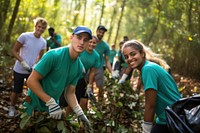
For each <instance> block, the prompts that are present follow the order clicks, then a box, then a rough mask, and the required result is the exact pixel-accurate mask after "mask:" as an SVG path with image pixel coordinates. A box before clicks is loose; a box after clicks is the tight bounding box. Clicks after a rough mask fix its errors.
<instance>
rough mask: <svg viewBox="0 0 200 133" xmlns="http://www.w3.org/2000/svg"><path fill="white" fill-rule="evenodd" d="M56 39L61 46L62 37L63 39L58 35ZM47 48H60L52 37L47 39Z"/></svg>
mask: <svg viewBox="0 0 200 133" xmlns="http://www.w3.org/2000/svg"><path fill="white" fill-rule="evenodd" d="M54 39H55V40H56V41H57V42H59V43H60V44H61V43H62V37H61V35H59V34H56V35H55V36H54ZM47 47H50V49H54V48H58V46H57V45H56V44H55V43H54V42H53V41H51V37H48V38H47Z"/></svg>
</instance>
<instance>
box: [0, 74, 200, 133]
mask: <svg viewBox="0 0 200 133" xmlns="http://www.w3.org/2000/svg"><path fill="white" fill-rule="evenodd" d="M3 73H5V72H3ZM6 75H7V76H4V75H0V120H1V121H0V133H11V132H16V131H17V129H19V121H20V116H19V114H18V115H17V116H16V117H15V118H9V117H8V109H9V101H10V98H9V97H10V93H11V88H12V80H13V77H12V76H8V75H10V74H9V73H6ZM173 77H174V79H175V80H176V82H177V85H178V87H179V90H180V91H181V93H182V95H183V97H188V96H192V95H193V94H195V93H198V94H199V93H200V82H199V80H196V79H191V78H187V77H182V76H180V75H178V74H173ZM24 96H25V94H22V96H20V98H19V100H18V103H22V102H23V101H24ZM20 105H21V104H17V105H16V107H19V106H20ZM18 113H19V112H18Z"/></svg>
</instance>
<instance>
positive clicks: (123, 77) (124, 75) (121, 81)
mask: <svg viewBox="0 0 200 133" xmlns="http://www.w3.org/2000/svg"><path fill="white" fill-rule="evenodd" d="M127 77H128V75H127V74H125V73H124V74H123V75H122V77H121V79H120V80H119V82H118V84H122V83H124V82H125V81H126V78H127Z"/></svg>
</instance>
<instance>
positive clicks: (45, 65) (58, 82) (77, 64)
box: [25, 46, 85, 114]
mask: <svg viewBox="0 0 200 133" xmlns="http://www.w3.org/2000/svg"><path fill="white" fill-rule="evenodd" d="M34 70H36V71H37V72H38V73H39V74H40V75H42V77H43V79H42V80H41V81H40V83H41V85H42V88H43V90H44V91H45V92H46V93H47V94H48V95H49V96H51V97H53V98H54V99H55V100H56V101H58V100H59V98H60V96H61V94H62V92H63V91H64V89H65V88H66V87H67V86H68V85H73V86H76V84H77V82H78V80H79V78H81V76H82V75H83V73H84V72H85V69H84V67H83V64H82V62H81V61H80V59H79V57H78V58H77V59H76V60H72V59H71V57H70V54H69V47H68V46H66V47H61V48H57V49H52V50H50V51H48V52H47V53H45V54H44V56H43V57H42V58H41V60H40V61H39V62H38V64H37V65H36V66H35V68H34ZM28 95H29V96H30V97H31V102H30V104H28V103H26V104H25V105H26V106H27V110H26V111H27V113H29V114H31V112H32V110H34V109H35V110H39V111H48V108H47V107H46V105H45V103H44V102H43V101H42V100H40V99H39V98H38V97H37V96H36V95H35V94H34V93H33V92H32V91H31V90H29V91H28Z"/></svg>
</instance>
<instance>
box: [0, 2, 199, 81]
mask: <svg viewBox="0 0 200 133" xmlns="http://www.w3.org/2000/svg"><path fill="white" fill-rule="evenodd" d="M20 1H21V2H20V5H19V10H18V13H17V17H16V20H15V24H14V27H13V29H12V34H10V35H9V36H10V42H5V37H6V34H7V32H8V27H9V23H10V20H11V18H12V14H13V9H14V7H15V2H14V1H10V0H3V1H2V0H1V6H0V11H1V12H0V15H1V18H2V19H0V23H1V24H2V25H1V26H0V47H1V49H0V50H1V51H0V52H2V50H3V51H4V52H3V53H4V54H8V53H10V49H7V48H11V47H12V46H13V44H14V43H15V41H16V40H17V37H18V36H19V35H20V34H21V33H22V32H26V31H33V29H34V25H33V20H34V19H35V18H36V17H39V16H40V17H44V18H46V19H47V20H48V24H49V26H52V27H54V28H55V30H56V32H57V33H59V34H61V35H62V39H63V42H62V45H63V46H65V45H67V44H69V43H70V40H69V36H70V35H71V33H72V31H73V29H74V28H75V27H76V26H77V25H86V26H88V27H90V28H91V30H92V31H93V34H95V32H96V27H97V26H98V25H99V24H100V23H101V24H103V25H105V26H106V27H107V29H108V32H106V34H105V36H104V40H107V41H108V43H109V44H113V43H115V42H116V45H117V48H118V43H119V42H120V41H121V40H122V39H123V36H125V35H127V36H128V37H129V39H137V40H140V41H142V42H144V44H146V45H148V46H150V47H151V49H152V50H153V51H154V52H156V53H159V54H163V58H164V59H166V61H167V62H168V63H169V65H170V66H171V67H172V71H173V72H176V73H179V74H182V75H185V76H191V77H193V78H198V79H199V77H200V71H199V66H200V59H199V58H198V57H199V56H200V52H198V51H199V50H200V23H199V22H200V15H199V14H200V8H199V4H200V1H199V0H184V1H182V0H145V1H141V0H124V1H125V8H124V11H123V16H120V14H121V12H122V5H123V1H119V0H93V1H90V0H84V1H77V0H71V1H63V0H42V1H41V0H34V1H32V0H20ZM3 5H7V8H5V6H3ZM85 5H86V6H85ZM119 21H120V24H119ZM119 26H120V27H119ZM118 29H119V30H118ZM118 32H119V33H118ZM43 36H44V38H47V37H48V36H49V35H48V32H47V31H46V32H45V33H44V35H43ZM8 46H9V47H8Z"/></svg>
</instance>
